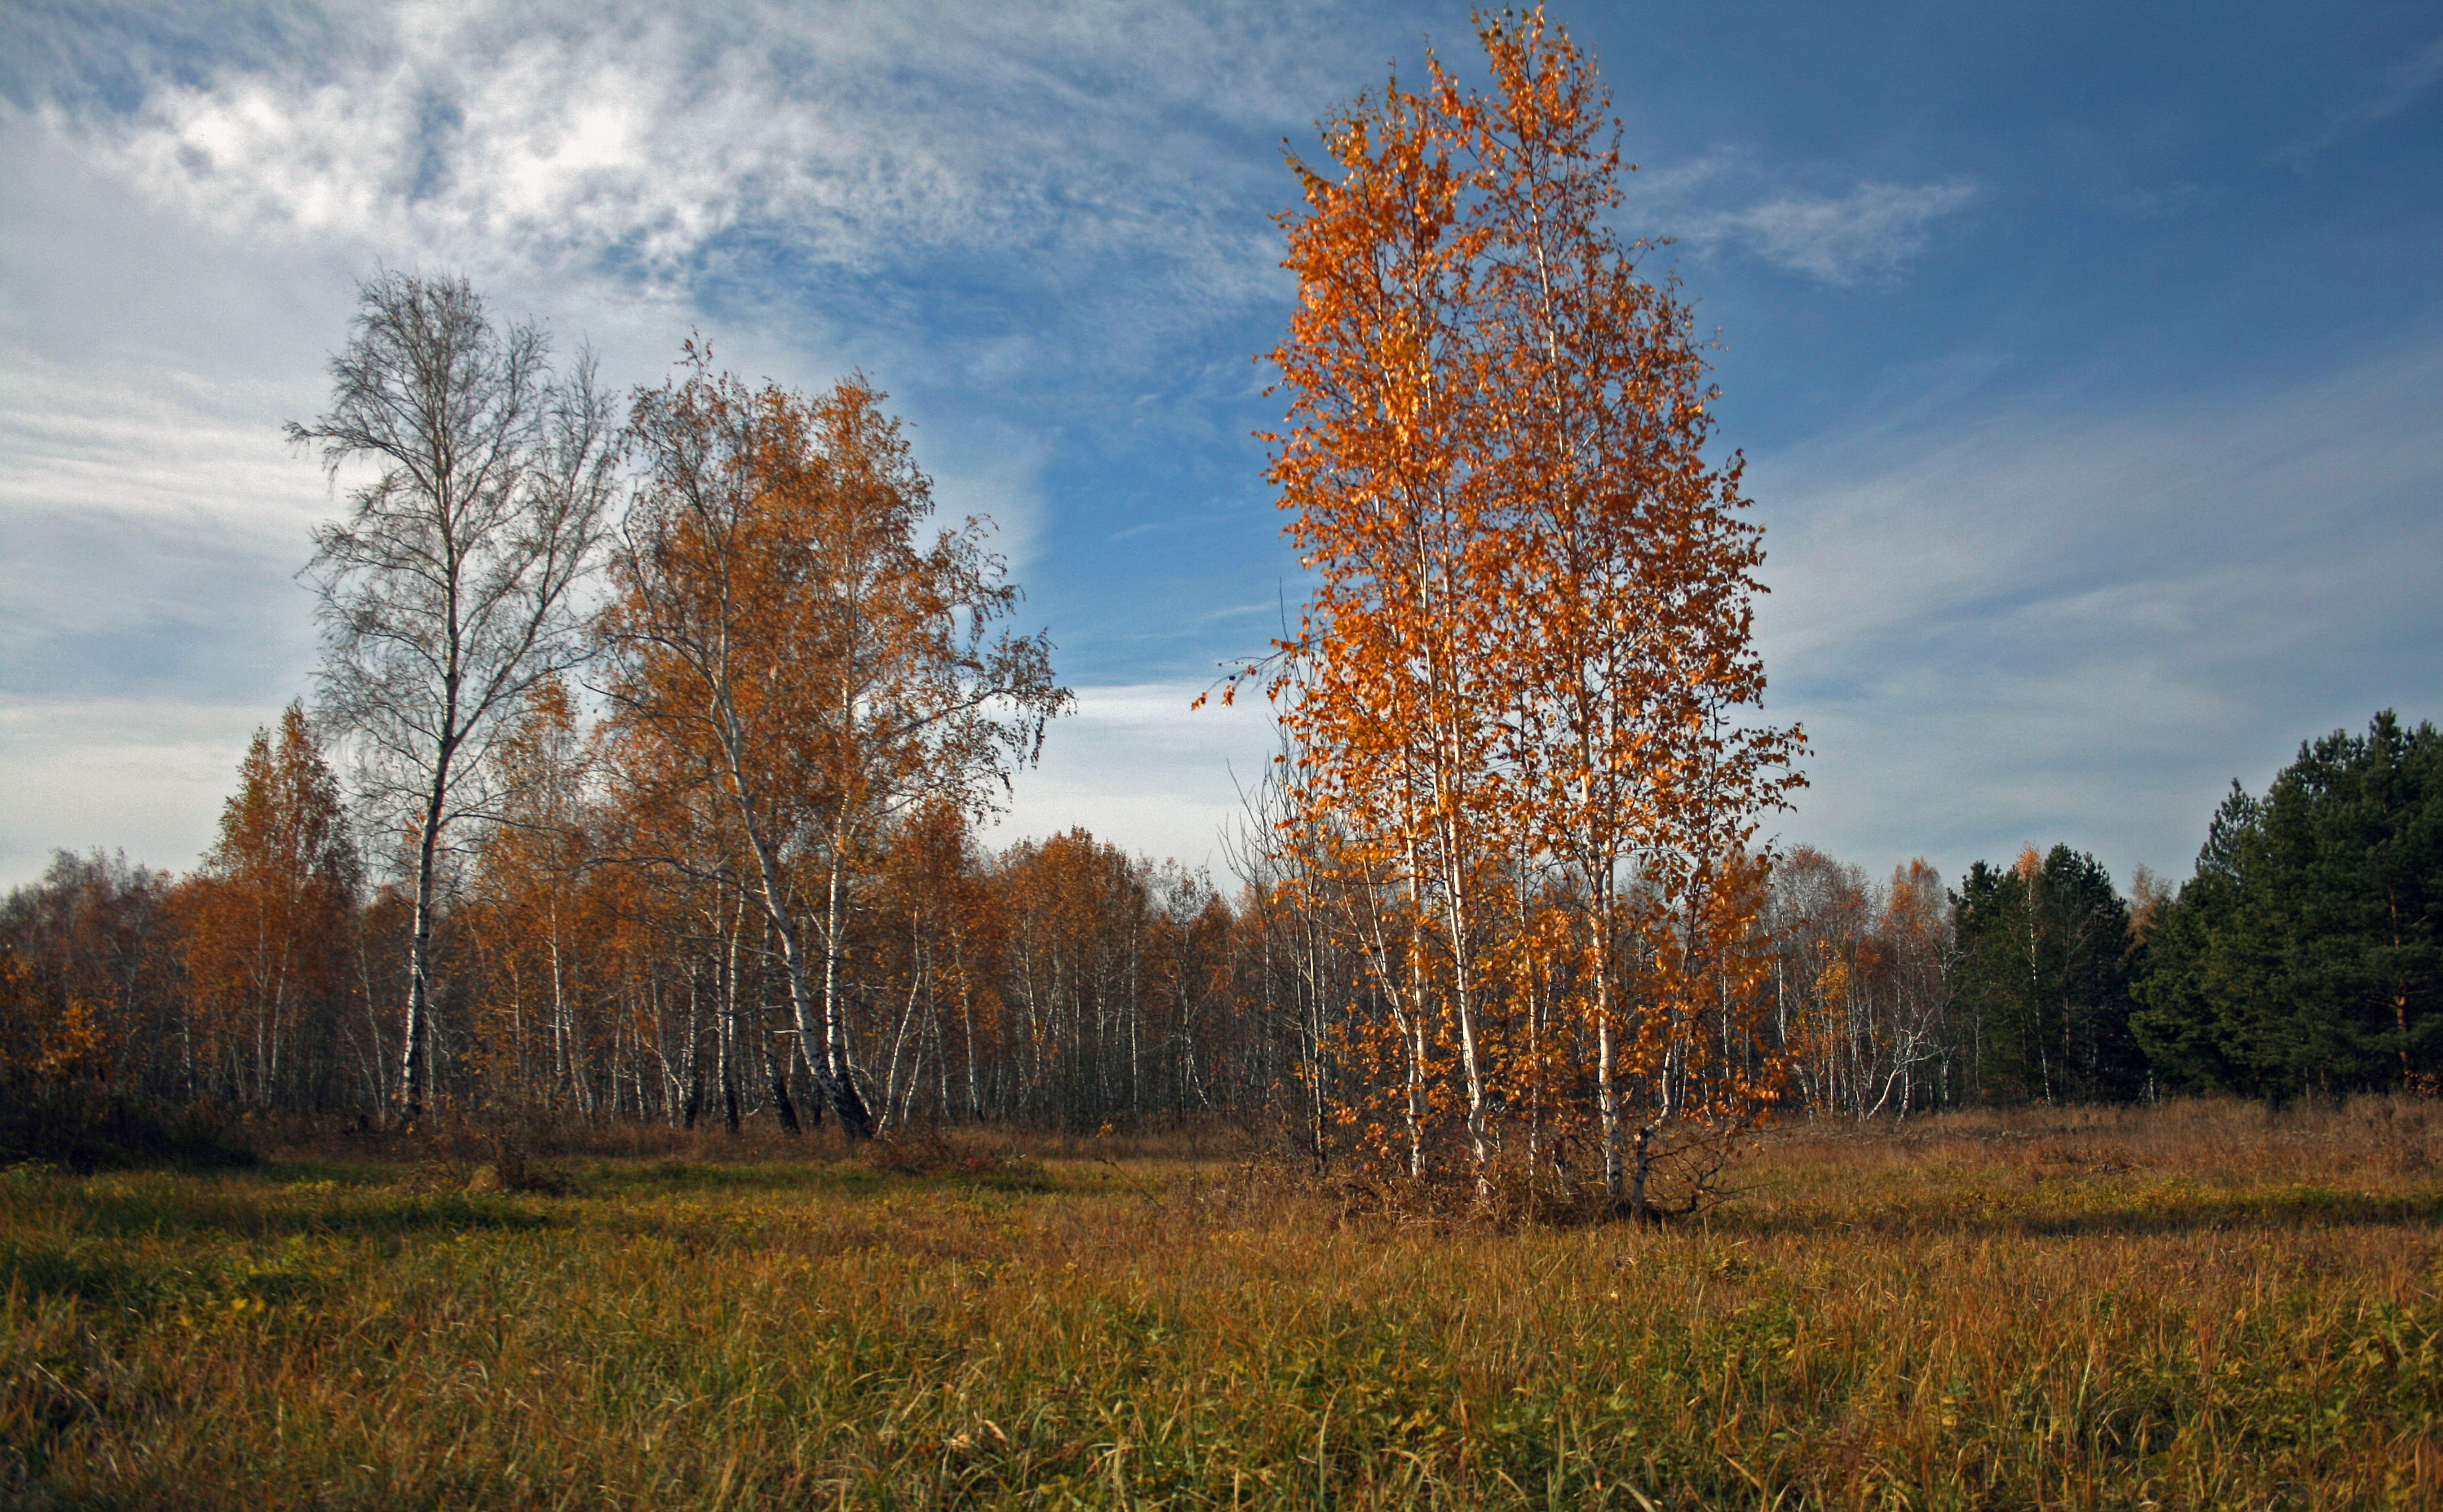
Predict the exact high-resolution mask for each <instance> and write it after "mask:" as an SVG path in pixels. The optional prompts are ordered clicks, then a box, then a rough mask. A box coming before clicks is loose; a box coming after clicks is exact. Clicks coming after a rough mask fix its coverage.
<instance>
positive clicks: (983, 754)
mask: <svg viewBox="0 0 2443 1512" xmlns="http://www.w3.org/2000/svg"><path fill="white" fill-rule="evenodd" d="M687 360H688V363H689V367H690V368H691V370H692V371H691V372H690V374H689V377H688V379H687V381H686V382H684V383H672V384H666V385H665V386H664V387H662V388H661V389H659V390H653V391H647V392H640V393H639V394H638V395H637V396H636V400H635V404H634V415H633V419H632V422H631V426H630V435H631V437H632V439H633V442H634V445H635V446H636V447H637V448H638V451H639V453H640V454H641V456H642V459H643V461H644V464H645V467H646V474H647V475H646V481H645V484H644V486H643V488H642V490H641V491H640V493H639V495H638V497H637V499H636V501H635V503H634V507H633V508H632V510H631V511H630V514H629V517H628V520H627V524H626V526H625V528H624V530H623V531H622V533H621V534H620V536H619V537H618V539H617V541H616V542H615V550H614V552H613V560H612V579H613V587H614V597H613V601H612V602H611V603H610V604H609V605H608V606H607V607H606V608H605V610H604V611H603V613H602V615H601V617H600V619H599V620H598V622H597V633H598V636H599V639H600V641H601V643H602V645H603V646H604V647H605V648H606V650H607V651H608V652H609V653H610V657H611V673H610V676H609V678H608V681H607V683H606V691H607V693H608V695H609V699H610V723H611V725H612V728H613V733H614V738H615V741H616V742H617V745H616V749H617V750H618V751H619V753H620V761H621V765H622V769H623V771H624V772H625V773H627V774H630V775H631V776H632V777H641V778H642V779H644V780H647V781H649V782H651V783H654V784H662V785H667V786H673V787H676V788H689V787H691V788H696V789H700V790H702V791H703V792H705V793H706V794H707V795H708V797H709V798H710V800H711V801H712V802H713V803H715V804H716V805H717V806H718V807H720V808H721V809H722V810H723V811H725V812H726V818H727V819H728V821H729V822H730V826H731V827H732V834H733V837H734V840H735V849H734V850H733V851H732V852H731V853H730V854H729V855H727V856H726V857H724V858H722V859H721V860H720V861H719V862H718V863H717V864H715V865H709V866H705V865H699V864H696V863H691V862H690V861H689V859H688V858H686V857H684V856H681V855H677V854H672V853H652V852H647V853H644V854H642V855H641V856H640V858H639V859H645V860H650V861H652V862H656V863H658V864H660V865H665V866H674V867H681V868H687V867H689V866H694V868H695V869H696V870H697V871H698V873H699V875H701V876H703V877H704V878H705V879H706V880H708V881H712V882H715V883H718V884H721V885H723V886H726V887H729V888H732V889H735V890H736V891H737V892H738V893H739V894H740V895H741V896H743V897H744V898H745V899H747V900H748V901H749V902H751V903H752V904H753V906H754V907H755V908H756V909H757V910H758V911H759V912H760V913H761V914H762V917H763V920H764V921H765V923H766V924H767V925H768V926H769V928H770V933H771V937H772V939H773V941H774V942H775V948H776V950H777V952H778V955H779V956H780V962H781V975H782V976H783V978H784V979H785V981H786V983H787V987H788V992H789V998H790V1003H791V1007H792V1011H793V1013H794V1016H795V1018H796V1027H797V1033H798V1038H799V1047H800V1052H801V1053H802V1054H803V1055H804V1056H805V1058H806V1062H807V1066H808V1069H809V1071H810V1072H811V1073H812V1074H813V1076H814V1077H815V1080H816V1082H817V1084H818V1085H819V1086H820V1088H821V1090H822V1094H823V1098H824V1101H825V1102H827V1103H829V1104H830V1105H831V1107H832V1109H833V1110H834V1111H835V1112H836V1113H837V1114H838V1116H839V1120H840V1123H841V1126H842V1127H843V1128H844V1129H845V1130H847V1132H848V1133H849V1134H850V1136H851V1137H852V1138H864V1137H867V1136H870V1135H871V1134H872V1133H873V1124H874V1116H873V1111H872V1110H871V1108H870V1107H869V1106H868V1102H867V1100H866V1097H865V1094H864V1092H863V1091H862V1090H861V1089H860V1087H859V1085H858V1077H857V1073H856V1070H855V1067H854V1064H853V1057H852V1053H851V1044H850V1025H849V1023H848V1021H847V1008H848V1002H847V996H848V994H847V988H848V981H847V979H846V976H845V975H844V971H845V964H846V963H845V962H844V960H843V953H844V951H845V949H846V946H847V940H848V933H849V925H850V916H851V911H852V908H853V905H854V886H855V883H856V873H857V871H858V868H859V867H860V866H862V865H865V864H866V863H867V860H868V856H867V851H868V850H869V848H870V847H871V846H872V844H873V841H874V840H875V839H876V837H877V835H878V832H879V830H880V829H881V827H882V826H883V825H884V824H885V823H886V822H887V821H888V819H889V818H890V816H891V815H892V814H894V813H896V812H898V811H902V810H903V809H905V808H906V807H908V806H909V805H910V804H911V803H915V802H919V801H922V800H923V799H926V798H928V797H942V798H946V799H948V800H949V801H951V802H953V803H956V804H959V805H961V806H964V807H966V808H969V809H971V810H978V809H981V808H983V807H984V806H985V805H986V804H988V802H989V801H990V789H991V787H992V786H993V785H994V784H995V783H997V782H1000V781H1002V780H1004V779H1005V775H1006V774H1007V772H1008V770H1009V769H1010V768H1011V767H1013V766H1015V765H1019V764H1023V763H1025V762H1029V761H1032V760H1033V759H1034V757H1035V756H1036V754H1037V752H1038V749H1039V747H1040V744H1041V739H1042V732H1043V728H1044V724H1045V722H1046V721H1047V720H1050V719H1051V718H1053V717H1054V716H1055V715H1056V714H1058V713H1059V712H1060V710H1061V709H1062V708H1063V707H1065V705H1066V703H1067V701H1068V697H1069V695H1068V693H1067V690H1065V689H1063V688H1060V687H1058V686H1057V685H1056V684H1055V683H1054V682H1053V678H1052V666H1051V656H1050V646H1049V643H1048V642H1047V641H1046V640H1045V639H1044V638H1043V637H1041V636H1018V635H1011V634H1008V633H1006V632H1003V633H1001V634H999V635H995V634H994V633H993V629H992V627H993V625H994V623H995V622H996V621H998V620H1000V619H1002V618H1004V617H1005V616H1007V615H1008V614H1009V613H1011V612H1012V611H1013V610H1015V608H1016V605H1017V600H1018V592H1019V591H1018V589H1017V587H1016V585H1014V584H1011V583H1009V582H1007V581H1005V580H1004V578H1003V577H1002V575H1001V574H1002V566H1001V560H1000V559H999V558H998V557H997V556H993V555H992V554H991V553H990V552H989V551H987V550H986V549H985V548H984V546H983V532H984V529H985V527H984V524H983V522H982V521H980V520H977V519H968V520H967V521H965V522H964V524H963V525H961V526H959V527H958V528H955V529H950V530H945V531H942V532H940V533H939V534H938V535H937V536H936V537H935V539H934V541H933V542H932V544H931V545H930V546H929V547H928V546H925V545H923V544H922V543H921V540H920V532H921V528H922V525H923V523H924V521H925V520H926V519H927V518H928V515H929V514H930V511H931V502H932V501H931V496H930V489H929V484H928V481H927V480H926V478H925V476H924V474H922V473H921V472H919V471H918V470H917V469H916V467H915V465H914V463H913V461H912V460H911V458H910V456H909V449H908V446H907V443H906V441H905V440H904V439H903V438H902V436H901V435H900V432H899V428H898V424H897V422H896V421H894V420H892V419H891V418H890V417H889V416H888V415H886V414H885V413H883V411H882V410H881V408H880V403H881V400H882V398H883V395H882V394H880V393H879V392H875V391H874V390H873V389H872V388H870V387H868V386H867V385H866V384H865V383H864V382H862V381H861V380H858V379H848V380H845V381H843V382H841V383H840V384H839V385H838V386H837V387H836V388H835V389H834V390H833V391H832V392H830V393H828V394H826V395H823V396H822V397H821V398H819V399H817V400H814V401H811V402H809V401H808V400H806V399H804V398H802V397H800V396H799V395H798V394H795V393H792V392H788V391H785V390H782V389H781V388H780V387H778V386H777V385H766V386H765V387H764V388H763V389H762V390H760V391H750V390H748V389H747V388H746V386H745V385H744V384H743V383H741V382H739V381H738V380H737V379H735V378H733V377H729V376H727V375H716V374H714V373H712V372H711V370H710V365H709V359H708V355H707V354H706V353H705V352H703V351H702V350H701V349H699V348H697V347H695V346H694V345H692V344H690V345H689V348H688V350H687ZM674 795H675V794H673V796H674Z"/></svg>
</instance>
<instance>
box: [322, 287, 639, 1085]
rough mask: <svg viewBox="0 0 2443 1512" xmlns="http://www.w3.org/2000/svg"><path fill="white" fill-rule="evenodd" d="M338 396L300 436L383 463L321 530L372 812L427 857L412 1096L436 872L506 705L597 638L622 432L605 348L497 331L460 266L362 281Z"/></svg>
mask: <svg viewBox="0 0 2443 1512" xmlns="http://www.w3.org/2000/svg"><path fill="white" fill-rule="evenodd" d="M331 379H332V388H331V406H330V409H329V410H327V411H326V412H325V413H324V414H323V415H322V416H321V418H320V419H318V420H316V421H315V422H314V423H313V424H312V425H296V424H293V423H292V424H291V425H290V426H289V427H288V428H287V434H288V439H289V441H290V442H291V443H292V444H293V445H295V446H299V447H308V446H311V447H316V448H319V449H320V451H321V459H322V463H323V465H324V466H325V468H326V469H328V470H329V472H330V473H331V475H332V478H333V480H334V482H335V483H336V482H337V480H338V476H339V473H340V470H341V469H342V468H343V467H345V466H346V465H349V464H351V463H356V462H370V463H372V464H373V465H375V466H376V467H377V468H378V469H379V471H378V473H377V476H376V477H375V478H374V479H373V481H372V482H370V483H365V484H364V485H362V486H361V487H358V488H357V489H355V490H354V491H353V492H351V493H350V495H349V512H348V516H347V518H346V519H344V520H340V521H336V522H333V523H330V524H325V525H321V526H319V527H317V528H316V530H315V532H314V556H313V559H312V560H311V561H310V562H309V563H307V565H306V567H305V570H304V572H303V574H302V575H303V576H304V577H305V578H306V579H307V581H308V582H310V583H311V584H312V585H313V587H314V589H315V591H316V592H317V593H318V594H319V595H320V597H321V606H320V609H319V610H318V617H319V618H320V620H321V628H322V642H323V658H322V667H321V675H320V683H321V704H322V713H323V715H324V717H325V718H326V719H327V720H329V721H330V723H331V725H332V726H333V727H334V728H336V729H340V730H344V731H347V732H349V733H350V734H352V735H353V736H354V737H355V738H356V742H357V746H358V757H359V761H358V772H359V781H360V787H361V797H362V799H363V807H364V811H366V812H367V814H368V816H369V817H370V818H371V819H372V820H373V822H375V823H377V824H378V825H381V826H384V827H385V828H390V829H391V832H392V833H394V834H404V835H405V836H406V838H407V840H408V841H409V842H410V843H411V844H412V845H413V851H414V860H413V869H414V876H415V886H414V897H415V906H414V911H413V934H412V938H411V940H410V944H409V955H408V990H407V1003H406V1022H405V1025H404V1033H403V1035H402V1040H401V1046H400V1051H399V1081H398V1089H397V1090H398V1105H399V1110H400V1112H401V1114H402V1115H403V1116H404V1117H405V1118H407V1119H409V1120H413V1119H414V1118H415V1117H416V1116H417V1115H418V1114H419V1113H421V1112H422V1110H423V1105H424V1101H425V1090H426V1083H427V1081H428V1079H429V1078H430V1076H431V1074H432V1068H431V1066H430V1061H431V1047H432V996H431V987H430V984H431V980H432V959H431V957H432V921H433V914H434V901H435V900H434V893H435V887H436V879H437V872H436V866H437V864H438V863H439V861H440V860H441V859H442V857H443V856H444V854H445V852H446V844H447V843H446V836H447V834H448V831H449V829H450V826H451V825H452V824H453V823H456V822H458V821H461V820H466V819H468V818H472V817H480V816H481V815H483V814H484V813H486V812H487V811H488V810H489V809H490V807H491V806H492V804H493V802H494V800H495V798H496V797H497V793H496V792H495V789H496V787H497V783H496V782H495V780H494V778H495V774H494V770H493V769H494V762H493V760H492V756H493V750H494V745H495V743H496V741H497V740H498V739H499V738H500V737H501V736H502V735H503V734H505V729H506V725H507V722H508V721H507V720H506V719H505V716H507V715H509V714H510V713H511V712H513V711H514V710H515V708H516V707H517V705H518V702H519V701H520V700H521V699H522V698H523V697H524V695H525V694H526V692H527V691H528V690H529V689H531V688H532V687H533V686H534V685H535V684H536V683H538V682H539V681H541V680H542V679H543V678H546V677H549V676H551V675H552V674H554V673H556V672H558V671H560V669H562V668H563V667H565V666H567V665H570V664H571V663H572V662H573V661H574V660H575V659H576V658H577V657H578V656H579V653H580V650H581V647H582V645H583V642H582V639H581V637H580V636H579V634H578V633H577V627H578V617H577V614H576V613H575V606H574V599H575V596H576V593H577V591H578V589H579V585H580V584H581V582H582V581H583V579H584V577H585V575H586V574H587V572H588V571H589V570H590V566H591V563H592V560H593V557H594V555H595V547H596V545H597V542H598V541H599V540H600V538H601V534H602V521H603V516H604V513H605V508H606V505H607V502H608V501H609V500H610V498H611V496H612V493H613V490H614V484H615V476H614V469H615V435H616V432H615V427H614V425H613V423H612V417H611V409H610V405H609V404H608V402H607V401H606V400H605V398H604V397H603V396H602V395H601V394H600V393H598V392H596V390H595V386H594V371H593V362H592V359H591V358H590V357H588V356H580V357H579V361H578V362H577V364H576V366H575V370H574V371H573V372H572V373H570V374H569V375H568V376H567V377H566V378H565V379H560V378H559V377H556V376H555V375H554V373H553V372H552V370H551V365H550V343H549V340H548V338H547V337H545V336H544V334H543V333H542V330H541V329H540V328H538V327H536V326H533V325H530V324H529V325H515V326H511V327H510V328H509V329H508V330H507V331H506V332H500V331H496V330H495V329H494V328H493V326H492V323H491V321H490V320H489V319H487V317H486V316H485V313H484V304H483V301H482V300H480V299H479V298H477V296H476V295H475V292H474V291H473V290H472V289H471V288H469V287H468V284H467V282H466V281H465V280H464V279H461V278H456V277H450V276H443V277H435V278H424V277H419V276H417V275H415V274H412V273H398V272H390V271H385V272H382V273H379V274H377V275H376V276H375V277H374V278H372V279H371V280H369V281H367V282H365V283H364V285H363V286H362V287H361V288H360V289H359V291H358V305H357V318H356V321H355V325H354V328H353V330H352V332H351V333H350V336H349V339H348V344H347V346H346V348H345V350H343V351H341V352H340V354H339V355H337V356H335V357H333V358H332V359H331Z"/></svg>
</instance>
